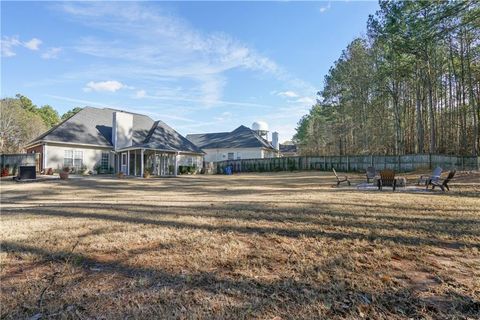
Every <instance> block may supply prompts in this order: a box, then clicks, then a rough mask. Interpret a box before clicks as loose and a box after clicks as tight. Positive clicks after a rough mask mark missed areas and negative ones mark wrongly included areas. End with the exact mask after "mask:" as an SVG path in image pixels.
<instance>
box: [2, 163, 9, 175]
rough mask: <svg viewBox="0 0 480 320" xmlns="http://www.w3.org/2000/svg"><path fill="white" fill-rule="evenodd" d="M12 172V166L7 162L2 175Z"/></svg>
mask: <svg viewBox="0 0 480 320" xmlns="http://www.w3.org/2000/svg"><path fill="white" fill-rule="evenodd" d="M9 174H10V167H9V165H8V164H7V165H6V166H5V167H3V168H2V177H6V176H8V175H9Z"/></svg>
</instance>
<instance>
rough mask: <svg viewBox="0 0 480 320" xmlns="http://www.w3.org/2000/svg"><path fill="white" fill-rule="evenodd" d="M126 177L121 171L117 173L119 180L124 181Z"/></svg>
mask: <svg viewBox="0 0 480 320" xmlns="http://www.w3.org/2000/svg"><path fill="white" fill-rule="evenodd" d="M124 176H125V174H124V173H123V172H122V171H120V172H119V173H117V177H118V178H119V179H122V178H123V177H124Z"/></svg>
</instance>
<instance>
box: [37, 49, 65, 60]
mask: <svg viewBox="0 0 480 320" xmlns="http://www.w3.org/2000/svg"><path fill="white" fill-rule="evenodd" d="M61 51H62V48H58V47H56V48H49V49H48V50H47V51H45V52H44V53H42V58H43V59H57V58H58V55H59V54H60V52H61Z"/></svg>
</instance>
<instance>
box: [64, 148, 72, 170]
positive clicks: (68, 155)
mask: <svg viewBox="0 0 480 320" xmlns="http://www.w3.org/2000/svg"><path fill="white" fill-rule="evenodd" d="M63 166H64V167H69V168H71V167H73V150H65V153H64V156H63Z"/></svg>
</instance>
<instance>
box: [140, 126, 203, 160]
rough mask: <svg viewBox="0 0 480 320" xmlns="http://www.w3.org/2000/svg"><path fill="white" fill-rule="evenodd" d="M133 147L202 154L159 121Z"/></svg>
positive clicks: (198, 149)
mask: <svg viewBox="0 0 480 320" xmlns="http://www.w3.org/2000/svg"><path fill="white" fill-rule="evenodd" d="M133 146H134V147H141V148H146V149H159V150H172V151H183V152H193V153H203V151H202V150H201V149H200V148H198V147H197V146H196V145H194V144H193V143H192V142H190V141H189V140H187V139H186V138H185V137H183V136H182V135H180V134H179V133H178V132H177V131H175V130H173V129H172V128H171V127H170V126H168V125H167V124H166V123H165V122H163V121H160V120H158V121H155V123H154V124H153V126H152V128H151V130H150V132H149V133H148V135H147V137H146V138H145V140H144V141H143V142H142V143H134V144H133Z"/></svg>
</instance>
